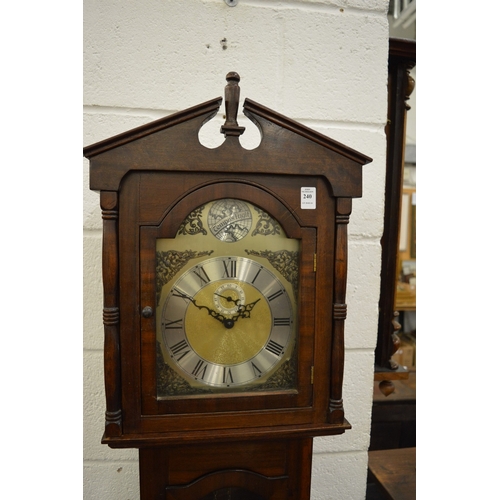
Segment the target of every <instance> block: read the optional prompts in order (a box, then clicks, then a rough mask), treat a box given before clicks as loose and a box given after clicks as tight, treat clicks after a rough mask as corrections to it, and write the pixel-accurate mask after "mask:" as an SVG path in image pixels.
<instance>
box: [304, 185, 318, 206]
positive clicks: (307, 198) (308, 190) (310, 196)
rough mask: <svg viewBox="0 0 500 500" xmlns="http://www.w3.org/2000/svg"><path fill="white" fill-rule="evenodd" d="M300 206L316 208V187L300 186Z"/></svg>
mask: <svg viewBox="0 0 500 500" xmlns="http://www.w3.org/2000/svg"><path fill="white" fill-rule="evenodd" d="M300 208H305V209H313V210H314V209H316V188H315V187H303V188H300Z"/></svg>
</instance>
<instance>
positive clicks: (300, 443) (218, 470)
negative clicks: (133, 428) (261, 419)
mask: <svg viewBox="0 0 500 500" xmlns="http://www.w3.org/2000/svg"><path fill="white" fill-rule="evenodd" d="M312 444H313V438H300V439H289V440H283V439H279V440H266V441H243V442H229V441H228V442H221V443H202V444H200V443H197V444H188V445H174V446H168V447H153V448H141V449H139V467H140V482H141V484H140V490H141V500H160V499H161V500H188V499H189V500H213V499H215V498H217V499H224V498H231V499H233V500H238V499H239V500H264V499H265V500H268V499H269V500H282V499H283V500H285V499H287V500H290V499H297V500H298V499H300V500H304V499H308V498H309V497H310V486H311V460H312Z"/></svg>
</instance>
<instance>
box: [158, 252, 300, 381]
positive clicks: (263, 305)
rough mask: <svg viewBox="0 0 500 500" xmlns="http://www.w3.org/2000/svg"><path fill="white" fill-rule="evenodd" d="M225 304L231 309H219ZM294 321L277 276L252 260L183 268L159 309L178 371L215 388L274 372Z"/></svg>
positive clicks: (213, 261)
mask: <svg viewBox="0 0 500 500" xmlns="http://www.w3.org/2000/svg"><path fill="white" fill-rule="evenodd" d="M219 292H222V293H219ZM214 297H216V298H214ZM235 297H237V298H235ZM242 297H244V301H243V299H242ZM224 302H226V304H227V305H231V306H232V307H230V308H229V307H227V305H226V306H224V305H222V306H220V305H219V306H218V304H224ZM221 309H222V311H220V310H221ZM219 311H220V312H219ZM294 323H295V319H294V311H293V308H292V302H291V300H290V298H289V296H288V293H287V292H286V290H285V288H284V287H283V285H282V283H281V282H280V280H279V279H278V278H277V277H276V276H275V275H274V274H273V273H271V272H270V271H269V270H267V269H265V268H264V267H263V266H262V265H261V264H258V263H257V262H255V261H254V260H251V259H248V258H243V257H233V256H228V257H216V258H214V259H208V260H205V261H203V262H202V263H200V264H198V265H195V266H193V267H192V268H191V269H189V270H188V271H186V272H185V273H184V274H183V275H182V276H181V277H180V278H179V279H178V280H177V281H176V282H175V284H174V286H173V287H172V289H171V291H170V293H169V295H168V297H167V299H166V301H165V304H164V308H163V312H162V334H163V342H164V345H165V346H166V348H167V350H168V354H169V356H170V358H171V361H172V363H174V364H175V367H176V368H177V370H179V371H180V372H181V373H182V375H183V376H184V377H186V378H188V379H190V381H191V383H193V384H196V385H198V384H199V385H207V386H212V387H217V388H231V387H233V388H235V387H240V386H244V385H246V384H250V383H252V382H254V381H257V380H259V379H263V378H265V377H267V376H268V375H269V374H270V373H272V371H273V369H274V368H275V367H276V366H277V365H279V363H280V361H281V360H283V359H284V356H285V354H286V353H288V354H289V353H290V348H291V346H292V344H293V335H292V332H293V328H294Z"/></svg>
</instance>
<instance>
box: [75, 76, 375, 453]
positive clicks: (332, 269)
mask: <svg viewBox="0 0 500 500" xmlns="http://www.w3.org/2000/svg"><path fill="white" fill-rule="evenodd" d="M228 81H229V80H228ZM221 102H222V100H221V99H214V100H212V101H209V102H207V103H203V104H200V105H198V106H195V107H193V108H190V109H188V110H185V111H182V112H180V113H177V114H175V115H171V116H169V117H167V118H165V119H161V120H158V121H156V122H152V123H150V124H147V125H144V126H142V127H139V128H137V129H134V130H131V131H129V132H125V133H123V134H120V135H118V136H115V137H112V138H110V139H106V140H105V141H102V142H100V143H97V144H94V145H92V146H88V147H87V148H85V149H84V155H85V156H86V157H87V158H89V159H90V187H91V189H93V190H97V191H100V195H101V208H102V210H103V283H104V330H105V347H104V355H105V356H104V364H105V388H106V406H107V410H106V428H105V434H104V437H103V442H104V443H106V444H108V445H110V446H112V447H144V446H162V445H165V444H171V445H173V444H175V443H183V442H187V441H194V440H196V442H200V443H201V442H207V443H208V442H210V441H213V440H219V441H221V440H232V439H240V440H246V441H248V440H253V439H265V438H269V437H273V438H280V437H281V438H286V437H293V438H302V437H312V436H318V435H328V434H339V433H343V432H344V431H345V430H346V429H348V428H350V425H349V423H348V422H347V421H346V420H345V418H344V410H343V403H342V382H343V363H344V339H343V335H344V333H343V329H344V320H345V317H346V311H347V308H346V305H345V289H346V271H347V224H348V221H349V215H350V212H351V200H352V198H353V197H359V196H361V167H362V165H364V164H366V163H368V162H369V161H371V159H370V158H368V157H366V156H364V155H362V154H361V153H358V152H356V151H354V150H352V149H350V148H348V147H346V146H344V145H342V144H340V143H338V142H336V141H334V140H332V139H330V138H328V137H326V136H323V135H321V134H319V133H317V132H315V131H313V130H311V129H308V128H307V127H304V126H302V125H300V124H299V123H297V122H294V121H293V120H290V119H289V118H286V117H284V116H282V115H280V114H278V113H276V112H274V111H272V110H270V109H268V108H266V107H264V106H262V105H260V104H257V103H255V102H253V101H250V100H249V99H247V100H246V101H245V105H244V112H245V114H246V115H247V116H248V117H249V118H250V119H251V120H252V121H253V122H254V123H255V124H256V125H257V126H258V128H259V130H260V132H261V136H262V141H261V143H260V145H259V146H258V147H257V148H256V149H254V150H246V149H244V148H242V147H241V145H240V143H239V139H238V135H240V134H241V133H242V127H238V126H237V122H236V110H235V109H234V106H233V108H232V109H233V111H231V105H232V104H233V105H234V102H233V103H231V102H229V105H228V102H227V94H226V111H227V110H228V108H229V111H230V112H231V113H233V115H232V116H228V117H227V118H226V125H227V124H228V122H230V123H229V125H227V126H225V127H222V128H223V131H224V134H225V136H226V140H225V142H224V143H223V144H222V145H221V146H219V147H218V148H215V149H208V148H206V147H204V146H202V145H201V144H200V142H199V139H198V132H199V130H200V128H201V126H202V125H203V124H204V123H205V122H206V121H207V120H209V119H210V118H212V117H213V116H214V115H215V113H216V112H217V110H218V109H219V107H220V104H221ZM236 109H237V102H236ZM303 188H314V189H315V190H316V208H313V209H311V208H310V207H305V206H304V205H303V204H301V191H302V189H303ZM222 199H235V200H240V201H242V202H244V203H248V204H251V205H252V206H254V207H257V208H258V209H259V210H263V211H265V212H266V213H267V214H269V215H270V216H271V217H272V218H273V219H275V221H277V223H278V224H279V225H280V226H281V227H282V228H283V230H284V231H285V233H286V237H287V238H292V239H295V240H297V241H298V242H299V247H300V252H299V260H298V280H297V311H298V314H297V335H296V340H295V351H294V354H293V356H294V358H293V359H295V361H296V362H295V368H294V369H295V373H294V384H293V385H292V386H291V387H284V386H279V385H278V386H277V388H274V389H272V388H269V387H268V388H265V389H264V390H245V388H244V387H243V388H241V387H240V388H236V387H234V390H233V388H231V387H230V388H229V389H228V390H227V391H219V392H218V391H214V392H208V393H207V392H205V393H194V394H181V393H180V394H179V395H173V396H171V397H159V396H158V390H157V388H158V369H157V353H158V351H157V325H156V321H157V319H156V318H157V316H156V311H155V308H156V305H157V291H158V290H157V281H156V272H157V270H156V245H157V241H158V240H161V239H169V238H175V236H176V234H177V232H178V231H179V228H180V226H181V224H182V223H183V221H185V220H186V218H188V217H189V215H190V214H191V213H192V212H193V211H195V210H196V209H198V208H199V207H201V206H204V205H205V204H207V203H211V202H213V201H215V200H222ZM228 248H229V247H228ZM190 250H196V248H192V249H190ZM188 267H189V266H188ZM186 269H187V267H186ZM235 286H236V285H235ZM151 311H152V314H151ZM254 312H255V314H257V308H256V309H255V310H254V311H252V313H251V314H252V315H254ZM244 321H247V322H249V323H247V324H250V322H251V321H252V318H248V319H245V320H244Z"/></svg>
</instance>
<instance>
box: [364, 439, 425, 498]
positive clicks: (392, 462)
mask: <svg viewBox="0 0 500 500" xmlns="http://www.w3.org/2000/svg"><path fill="white" fill-rule="evenodd" d="M416 450H417V449H416V448H401V449H396V450H379V451H370V452H368V474H369V480H373V481H374V482H375V484H376V485H378V486H379V487H380V489H381V491H382V492H383V494H384V495H385V497H384V498H387V499H389V500H415V499H416V498H417V493H416Z"/></svg>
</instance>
